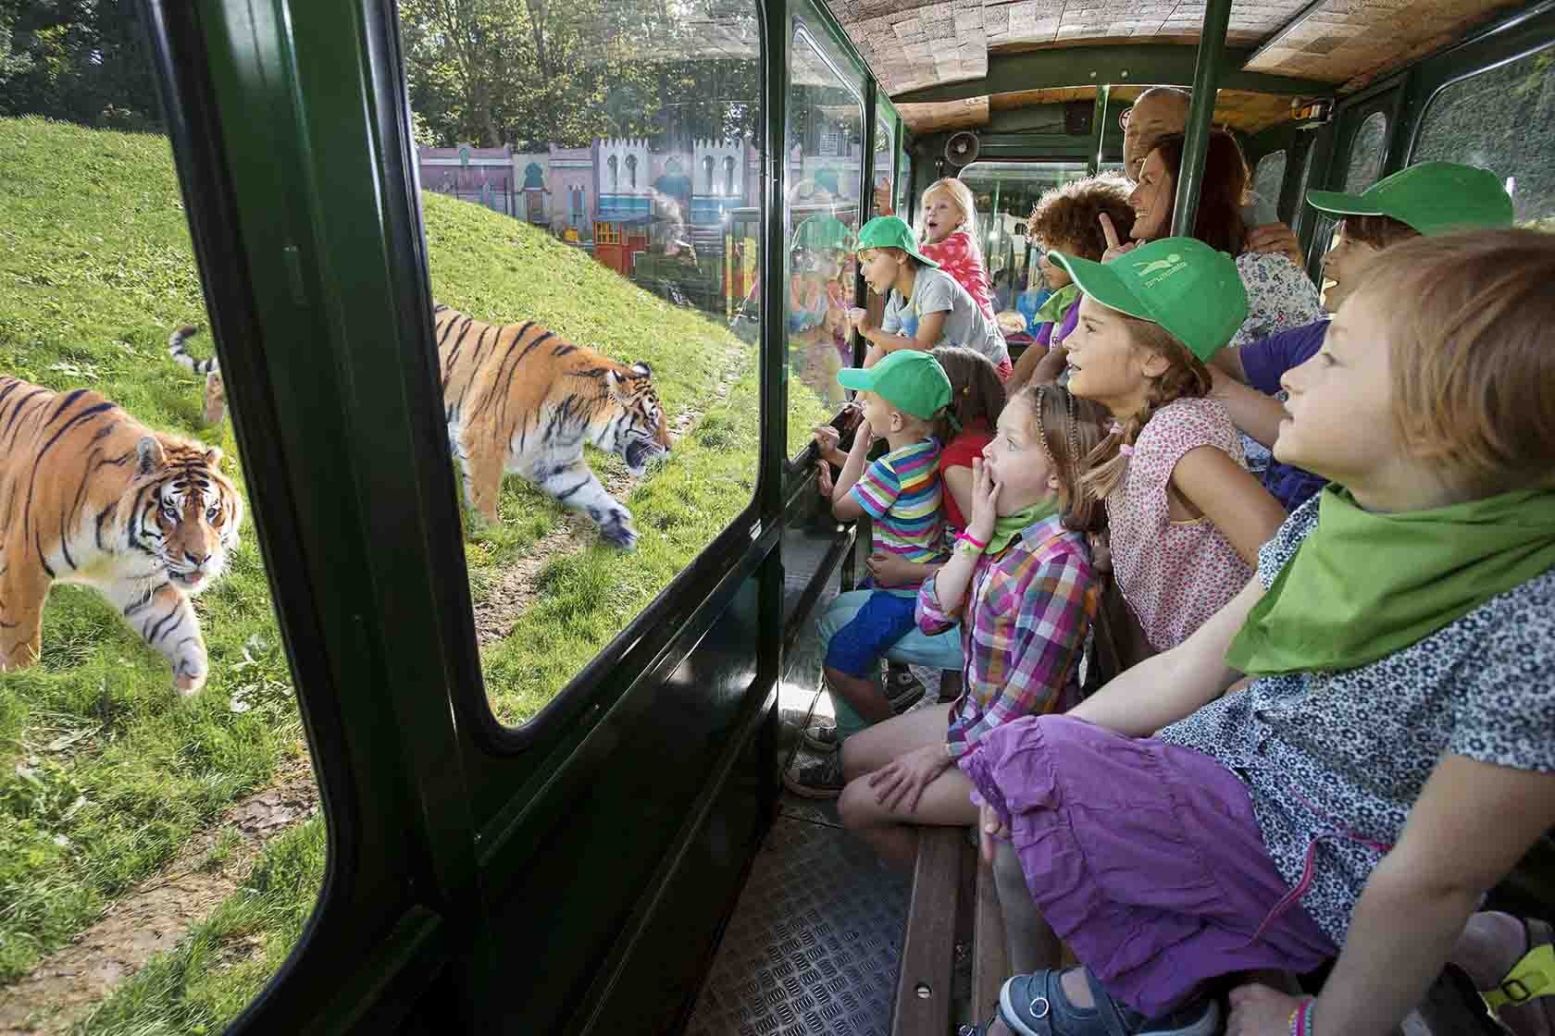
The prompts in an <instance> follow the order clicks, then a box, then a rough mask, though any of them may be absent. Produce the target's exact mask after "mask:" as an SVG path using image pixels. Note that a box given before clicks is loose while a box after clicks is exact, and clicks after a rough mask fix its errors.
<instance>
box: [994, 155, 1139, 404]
mask: <svg viewBox="0 0 1555 1036" xmlns="http://www.w3.org/2000/svg"><path fill="white" fill-rule="evenodd" d="M1128 195H1129V189H1128V184H1127V182H1126V181H1124V180H1122V179H1120V178H1119V177H1116V176H1111V175H1106V174H1103V175H1101V176H1092V177H1087V178H1086V179H1084V180H1075V181H1072V182H1070V183H1066V184H1063V185H1061V186H1059V187H1055V188H1053V189H1052V190H1050V191H1048V192H1047V193H1045V194H1043V195H1042V197H1041V198H1040V199H1038V201H1037V204H1036V206H1035V207H1034V208H1032V210H1031V219H1029V220H1028V221H1027V222H1026V234H1027V236H1028V237H1029V238H1030V239H1031V240H1032V241H1035V242H1036V243H1037V244H1039V245H1041V247H1042V248H1043V250H1044V252H1043V255H1042V258H1041V259H1040V260H1038V262H1037V269H1038V270H1039V271H1040V272H1041V274H1042V281H1043V283H1044V284H1045V285H1046V286H1047V288H1048V290H1050V291H1051V292H1052V293H1053V294H1051V295H1049V296H1048V298H1047V300H1046V301H1045V302H1044V303H1043V304H1042V307H1041V308H1040V309H1038V310H1037V313H1036V322H1035V324H1036V330H1035V331H1033V332H1032V337H1033V338H1034V339H1035V341H1034V343H1033V344H1032V347H1031V348H1029V349H1027V350H1026V351H1025V352H1024V353H1023V354H1021V358H1020V362H1018V363H1016V364H1015V373H1014V374H1012V375H1011V376H1010V384H1011V386H1012V387H1013V388H1020V387H1022V386H1024V385H1025V384H1026V383H1027V382H1028V381H1031V382H1035V383H1036V384H1038V385H1043V384H1048V383H1050V382H1054V381H1057V380H1058V376H1059V375H1060V374H1062V373H1063V372H1064V365H1065V361H1066V358H1067V357H1068V351H1067V350H1066V349H1065V348H1064V347H1063V345H1062V344H1061V343H1062V342H1063V340H1064V339H1065V338H1066V337H1067V336H1068V335H1069V332H1071V331H1073V330H1074V325H1075V322H1076V321H1077V320H1078V319H1079V315H1080V289H1079V288H1077V287H1075V284H1074V281H1073V280H1071V279H1070V277H1069V274H1068V272H1067V271H1065V270H1064V268H1063V267H1061V266H1059V265H1058V264H1057V263H1055V262H1053V258H1052V253H1053V252H1062V253H1063V254H1064V255H1078V256H1080V257H1081V258H1082V259H1093V260H1098V261H1099V260H1100V259H1101V257H1102V255H1103V254H1104V253H1105V252H1106V251H1107V238H1106V235H1104V234H1103V233H1102V228H1101V216H1102V215H1103V214H1105V215H1107V216H1109V217H1111V220H1112V225H1113V227H1114V228H1116V229H1118V230H1121V231H1122V232H1123V233H1125V234H1126V233H1128V232H1129V230H1131V229H1133V226H1134V210H1133V209H1131V208H1130V207H1129V204H1128Z"/></svg>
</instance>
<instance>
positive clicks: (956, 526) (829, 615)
mask: <svg viewBox="0 0 1555 1036" xmlns="http://www.w3.org/2000/svg"><path fill="white" fill-rule="evenodd" d="M933 356H934V358H935V359H936V360H938V361H939V364H940V367H941V368H942V369H943V370H944V371H945V376H946V377H947V378H948V379H950V406H949V407H948V408H947V409H946V413H945V416H944V418H942V420H941V421H940V425H941V427H940V428H938V429H937V430H936V436H937V437H938V438H939V439H940V441H941V442H943V443H944V444H945V446H944V448H943V449H942V450H940V455H939V476H940V482H941V488H942V495H941V498H940V502H941V504H942V506H943V507H944V510H945V531H946V533H947V534H948V535H951V536H954V535H956V534H958V533H960V532H961V530H962V529H965V528H966V518H965V517H964V516H965V515H967V514H969V513H971V510H972V464H973V462H974V461H975V460H976V458H978V457H981V456H982V454H983V448H984V447H985V446H987V445H988V444H989V443H990V442H992V441H993V425H994V422H995V421H997V420H998V419H999V412H1000V411H1002V410H1003V409H1004V385H1003V384H1002V383H1001V382H1000V381H999V376H998V374H997V373H995V371H994V367H993V364H991V363H989V362H988V360H987V359H985V358H984V357H983V356H982V355H980V354H978V353H975V352H973V351H972V350H970V349H963V348H960V347H959V346H953V345H946V346H941V347H940V348H938V349H935V350H934V353H933ZM815 439H816V443H817V445H818V446H819V447H820V454H821V460H820V478H819V479H818V482H819V484H820V487H821V492H823V493H825V494H826V498H827V499H828V500H830V499H831V495H832V490H833V485H832V478H831V469H830V467H828V464H836V465H837V466H838V467H841V466H842V465H843V464H845V463H847V454H845V453H843V452H842V451H841V450H840V449H838V448H837V441H838V434H837V430H836V429H835V428H833V427H832V426H831V425H822V426H820V427H819V428H817V429H816V430H815ZM868 564H869V576H870V579H871V580H872V581H873V582H874V583H875V584H876V585H877V586H887V587H889V586H916V585H918V584H919V583H921V582H922V581H923V580H924V579H926V578H928V577H929V576H930V575H932V574H933V573H934V570H935V569H936V568H937V567H938V566H937V565H935V564H920V563H917V562H912V561H905V560H903V559H901V558H899V557H897V556H896V555H894V554H891V553H888V552H886V551H881V550H877V551H875V552H874V553H873V554H871V555H870V557H869V563H868ZM869 594H870V591H868V590H849V591H847V592H846V593H842V594H838V595H837V597H836V598H835V599H834V600H833V601H832V604H831V606H830V607H829V608H827V609H826V611H825V613H824V614H823V615H822V616H821V620H820V623H819V627H820V633H821V641H822V642H823V643H826V642H829V641H830V640H831V638H832V636H833V635H834V634H835V633H836V632H837V630H839V629H841V628H842V627H843V626H846V625H847V624H848V623H849V622H851V621H852V619H853V616H854V615H856V614H857V613H858V610H859V608H860V607H862V606H863V603H864V601H866V600H868V598H869ZM958 639H959V638H958V637H957V636H956V635H955V634H952V633H945V634H943V635H939V636H928V635H925V634H923V633H921V632H919V631H918V630H916V629H914V630H910V631H908V633H907V634H906V635H905V636H903V637H902V639H901V640H898V641H897V642H896V643H895V644H893V645H891V649H890V650H891V657H890V659H889V660H888V662H887V664H886V686H885V696H886V699H887V700H888V701H890V703H891V709H892V711H893V712H896V713H898V714H900V713H902V712H904V711H906V710H907V709H909V708H911V707H912V706H913V705H916V704H917V703H918V700H919V699H920V698H922V697H923V691H924V688H923V684H921V683H920V682H918V678H917V677H915V676H913V675H912V671H911V670H910V669H908V668H907V667H908V666H909V665H922V666H927V667H929V668H930V669H938V670H941V671H943V672H945V673H946V675H945V676H944V677H942V678H941V682H940V700H941V701H949V700H952V699H953V698H954V697H955V695H956V694H957V693H959V678H957V679H952V678H951V676H950V673H951V672H954V673H955V674H959V673H960V671H961V649H960V646H959V642H958ZM902 674H905V677H904V676H903V675H902ZM947 695H949V697H947ZM866 725H867V724H865V722H864V721H863V719H861V718H859V716H858V715H857V714H856V713H854V712H853V711H852V710H851V709H849V708H848V707H847V706H846V704H845V703H838V705H837V725H836V726H829V725H825V724H816V725H812V726H810V727H809V728H807V729H806V730H805V733H804V742H805V744H806V745H808V746H809V747H810V748H811V749H813V750H815V751H817V752H823V753H824V752H834V751H836V750H837V746H838V745H839V744H841V743H842V740H843V739H844V738H846V737H847V736H848V735H850V734H854V733H857V732H858V731H860V730H863V729H864V727H865V726H866ZM829 772H830V774H831V776H830V780H831V782H832V783H831V786H833V787H835V788H836V789H837V790H839V791H840V790H841V789H842V784H841V771H840V770H837V769H836V768H835V767H833V768H832V770H831V771H829ZM817 780H819V777H817ZM811 786H812V787H814V786H816V785H815V784H814V783H813V782H812V783H811Z"/></svg>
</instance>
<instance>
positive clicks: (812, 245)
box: [793, 213, 853, 252]
mask: <svg viewBox="0 0 1555 1036" xmlns="http://www.w3.org/2000/svg"><path fill="white" fill-rule="evenodd" d="M793 247H794V248H804V249H808V250H810V251H812V252H820V251H837V252H851V251H853V232H852V231H851V230H849V229H848V225H847V224H846V223H844V222H843V221H842V220H840V219H838V218H837V217H836V216H828V215H824V214H821V213H817V214H816V215H814V216H811V217H809V218H808V219H806V220H805V221H804V222H802V223H800V224H799V225H798V226H797V227H795V228H794V245H793Z"/></svg>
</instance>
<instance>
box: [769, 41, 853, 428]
mask: <svg viewBox="0 0 1555 1036" xmlns="http://www.w3.org/2000/svg"><path fill="white" fill-rule="evenodd" d="M792 54H793V58H792V71H791V73H790V74H791V79H790V83H789V93H788V128H787V134H786V137H785V152H786V155H787V161H788V182H789V184H790V185H791V186H790V188H789V191H788V229H789V235H788V239H789V242H790V244H789V257H788V259H789V273H788V276H789V283H788V362H789V366H790V369H791V372H792V375H793V376H792V377H791V378H790V380H789V386H790V387H789V422H788V424H789V427H788V437H789V446H790V451H789V452H790V453H791V454H792V453H796V452H798V450H800V449H802V448H803V447H804V445H805V444H806V443H807V442H808V441H809V438H810V428H811V427H812V426H813V425H814V424H815V423H816V422H817V421H820V420H824V419H826V418H827V417H829V416H830V414H831V413H832V412H835V411H836V410H837V409H838V408H839V407H840V406H841V405H842V404H843V402H844V401H845V394H844V392H843V390H842V387H841V386H840V385H838V384H837V371H838V370H840V369H841V368H842V367H844V366H846V365H847V364H848V363H850V362H851V360H852V354H853V349H852V345H851V337H850V334H849V323H848V310H849V309H850V308H851V307H852V306H853V304H854V281H855V273H856V270H857V264H856V261H855V259H854V255H853V236H854V234H855V232H856V231H857V230H858V227H859V223H860V219H859V207H860V206H859V184H860V178H861V176H862V167H861V162H862V157H863V135H864V134H863V124H864V106H863V102H862V101H861V100H860V99H859V97H858V94H857V93H856V92H855V91H854V90H853V89H852V88H851V87H850V86H849V85H848V84H847V83H846V82H845V81H844V80H843V78H842V77H841V75H840V74H839V73H838V71H837V65H836V64H834V62H833V61H832V60H831V59H829V58H828V56H827V55H826V54H825V53H823V51H822V48H821V46H820V44H819V43H818V42H817V41H816V40H815V39H814V38H813V37H812V36H811V35H810V33H809V32H807V31H806V30H805V29H803V28H800V29H798V30H796V31H795V33H794V40H793V50H792Z"/></svg>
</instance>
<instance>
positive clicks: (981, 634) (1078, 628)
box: [918, 515, 1101, 759]
mask: <svg viewBox="0 0 1555 1036" xmlns="http://www.w3.org/2000/svg"><path fill="white" fill-rule="evenodd" d="M1100 596H1101V586H1100V584H1099V583H1098V582H1097V580H1096V577H1095V574H1094V572H1093V570H1092V568H1091V552H1090V548H1089V547H1088V546H1087V545H1086V542H1085V537H1084V536H1083V535H1082V534H1080V533H1077V532H1070V531H1069V530H1067V529H1065V528H1064V527H1063V525H1062V524H1060V521H1059V519H1058V517H1057V516H1056V515H1055V516H1053V517H1051V518H1046V519H1043V520H1042V521H1040V522H1037V523H1036V524H1035V525H1033V526H1031V527H1030V528H1028V529H1026V530H1025V531H1024V532H1022V533H1021V534H1020V538H1019V539H1017V540H1016V541H1015V542H1014V543H1012V544H1010V546H1009V547H1007V548H1005V550H1004V552H1003V553H1001V554H998V555H984V556H983V557H981V558H979V559H978V561H977V567H976V568H975V569H973V570H972V585H971V587H970V589H969V592H968V594H967V598H966V599H967V600H968V601H970V602H971V611H970V613H969V615H970V618H969V620H967V621H963V622H962V623H961V653H962V657H963V658H965V659H966V670H965V672H964V674H963V676H964V683H963V686H964V689H963V690H962V692H961V697H960V698H958V699H957V700H956V704H955V708H954V709H953V711H952V713H951V718H950V729H949V731H948V732H947V733H946V743H947V744H948V745H949V747H950V754H951V755H952V756H954V757H955V758H957V759H959V758H961V756H962V755H964V754H965V753H966V752H968V751H970V750H971V748H972V746H973V745H975V744H976V743H977V742H978V740H979V739H981V738H982V737H983V735H984V734H987V733H988V732H989V731H990V730H993V729H994V728H995V727H997V726H999V725H1001V724H1003V723H1007V722H1009V721H1010V720H1012V719H1017V718H1019V717H1021V716H1030V715H1035V714H1038V713H1044V712H1053V711H1055V710H1057V709H1058V708H1060V707H1061V706H1067V705H1069V704H1071V703H1072V702H1073V701H1074V699H1075V698H1076V697H1077V695H1078V692H1079V681H1078V674H1079V666H1080V654H1081V652H1082V651H1083V650H1084V646H1085V632H1086V630H1087V629H1089V628H1090V624H1091V619H1092V618H1093V617H1094V616H1095V614H1096V605H1097V601H1098V600H1099V598H1100ZM963 610H964V609H963ZM956 619H957V616H955V615H949V614H946V613H945V611H944V610H942V609H941V608H940V604H939V591H938V589H937V587H936V586H935V580H934V579H933V578H930V579H928V580H927V581H925V582H924V584H923V586H922V588H921V589H920V590H919V591H918V628H919V629H921V630H922V631H923V632H925V633H927V634H930V635H933V634H935V633H943V632H944V631H946V630H948V629H950V628H951V627H952V626H954V625H955V623H956Z"/></svg>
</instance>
